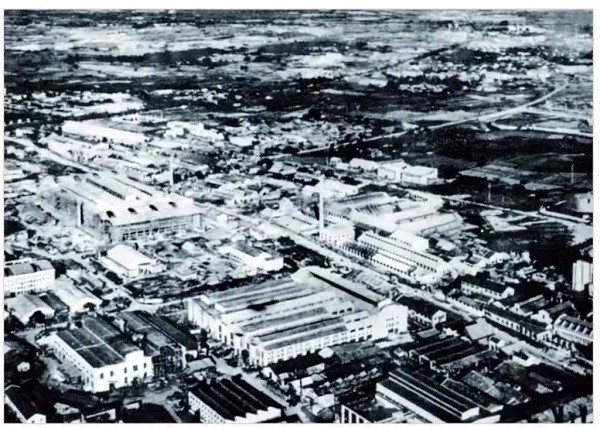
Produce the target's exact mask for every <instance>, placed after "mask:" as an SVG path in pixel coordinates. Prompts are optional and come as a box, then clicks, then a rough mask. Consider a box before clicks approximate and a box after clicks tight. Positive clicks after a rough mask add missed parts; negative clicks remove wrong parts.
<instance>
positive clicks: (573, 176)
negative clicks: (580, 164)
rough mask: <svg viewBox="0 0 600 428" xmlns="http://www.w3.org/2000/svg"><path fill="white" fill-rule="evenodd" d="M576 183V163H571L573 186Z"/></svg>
mask: <svg viewBox="0 0 600 428" xmlns="http://www.w3.org/2000/svg"><path fill="white" fill-rule="evenodd" d="M574 183H575V162H574V161H573V162H571V186H572V185H573V184H574Z"/></svg>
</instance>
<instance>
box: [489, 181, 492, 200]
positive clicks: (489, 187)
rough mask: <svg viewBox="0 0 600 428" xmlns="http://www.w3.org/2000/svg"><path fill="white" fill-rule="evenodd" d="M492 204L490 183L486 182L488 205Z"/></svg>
mask: <svg viewBox="0 0 600 428" xmlns="http://www.w3.org/2000/svg"><path fill="white" fill-rule="evenodd" d="M491 202H492V182H491V181H488V204H489V203H491Z"/></svg>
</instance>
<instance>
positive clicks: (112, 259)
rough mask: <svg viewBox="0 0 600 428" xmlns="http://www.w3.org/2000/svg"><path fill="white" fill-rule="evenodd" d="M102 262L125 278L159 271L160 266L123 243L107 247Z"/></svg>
mask: <svg viewBox="0 0 600 428" xmlns="http://www.w3.org/2000/svg"><path fill="white" fill-rule="evenodd" d="M102 262H103V264H104V265H105V266H106V267H107V268H109V269H110V270H112V271H113V272H115V273H116V274H118V275H122V276H125V277H127V278H136V277H138V276H140V275H143V274H147V273H157V272H160V271H161V266H159V265H158V264H157V262H156V260H154V259H151V258H149V257H147V256H145V255H144V254H142V253H140V252H139V251H137V250H135V249H133V248H131V247H129V246H127V245H124V244H119V245H116V246H115V247H113V248H111V249H109V250H108V251H107V252H106V257H103V258H102Z"/></svg>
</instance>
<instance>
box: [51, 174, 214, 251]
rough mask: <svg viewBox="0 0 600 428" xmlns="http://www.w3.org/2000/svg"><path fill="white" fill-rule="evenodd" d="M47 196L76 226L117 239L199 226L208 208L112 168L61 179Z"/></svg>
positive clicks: (107, 237)
mask: <svg viewBox="0 0 600 428" xmlns="http://www.w3.org/2000/svg"><path fill="white" fill-rule="evenodd" d="M50 188H51V190H50V191H49V192H48V194H47V195H46V198H45V199H46V201H47V203H49V204H50V208H53V209H54V210H57V209H58V210H60V211H63V212H65V213H66V214H68V215H69V216H71V218H72V219H73V220H74V221H75V222H76V224H77V226H79V227H81V228H83V229H86V230H88V231H90V232H92V233H94V234H96V235H100V236H103V237H105V238H106V239H108V240H109V241H110V242H119V241H127V240H132V239H136V238H139V237H144V236H149V235H151V234H154V233H173V232H182V231H189V230H195V229H199V228H200V227H201V225H202V217H203V212H204V210H203V209H202V208H201V207H199V206H197V205H196V204H195V203H194V201H193V200H192V199H190V198H186V197H183V196H180V195H176V194H166V193H163V192H160V191H158V190H156V189H154V188H153V187H150V186H146V185H144V184H142V183H139V182H136V181H133V180H130V179H128V178H124V177H121V176H117V175H114V174H110V173H101V174H100V173H93V174H85V175H80V176H68V177H61V178H58V179H57V180H56V181H55V182H53V183H50Z"/></svg>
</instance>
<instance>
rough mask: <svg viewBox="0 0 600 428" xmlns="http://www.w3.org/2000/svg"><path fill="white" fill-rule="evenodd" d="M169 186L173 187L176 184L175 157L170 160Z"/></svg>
mask: <svg viewBox="0 0 600 428" xmlns="http://www.w3.org/2000/svg"><path fill="white" fill-rule="evenodd" d="M169 184H170V185H171V187H173V184H175V178H174V176H173V155H171V157H170V158H169Z"/></svg>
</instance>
